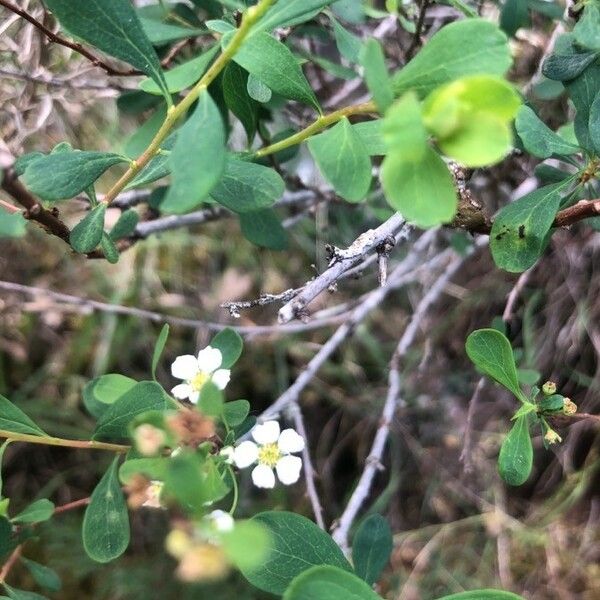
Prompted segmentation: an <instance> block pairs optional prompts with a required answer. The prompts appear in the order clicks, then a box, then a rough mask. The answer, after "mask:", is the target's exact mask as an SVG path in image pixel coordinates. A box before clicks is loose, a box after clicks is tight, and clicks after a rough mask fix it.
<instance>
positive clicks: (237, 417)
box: [223, 400, 250, 427]
mask: <svg viewBox="0 0 600 600" xmlns="http://www.w3.org/2000/svg"><path fill="white" fill-rule="evenodd" d="M249 412H250V402H248V400H232V401H231V402H226V403H225V405H224V406H223V420H224V421H225V423H227V425H228V426H229V427H237V426H238V425H241V424H242V423H243V422H244V421H245V420H246V417H247V416H248V413H249Z"/></svg>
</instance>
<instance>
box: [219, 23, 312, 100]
mask: <svg viewBox="0 0 600 600" xmlns="http://www.w3.org/2000/svg"><path fill="white" fill-rule="evenodd" d="M225 37H227V36H225ZM233 60H234V61H235V62H236V63H238V64H239V65H240V66H241V67H243V68H244V69H246V71H248V72H249V73H251V74H252V75H254V76H255V77H258V79H260V80H261V81H262V82H263V83H264V84H266V85H267V86H268V87H269V88H271V89H272V90H273V91H274V92H276V93H277V94H280V95H281V96H283V97H284V98H289V99H290V100H298V101H299V102H304V103H305V104H309V105H311V106H313V107H314V108H315V109H317V110H319V103H318V101H317V98H316V96H315V94H314V92H313V91H312V88H311V87H310V85H309V83H308V81H307V80H306V77H304V73H302V70H301V69H300V66H299V65H298V62H297V61H296V59H295V58H294V55H293V54H292V53H291V51H290V50H289V48H288V47H287V46H285V45H284V44H282V43H281V42H279V41H277V40H276V39H275V38H274V37H272V36H270V35H269V34H268V33H265V32H259V33H255V34H254V35H252V36H250V37H249V38H247V39H246V40H245V41H244V43H243V44H242V46H241V48H240V49H239V50H238V52H237V53H236V54H235V55H234V57H233Z"/></svg>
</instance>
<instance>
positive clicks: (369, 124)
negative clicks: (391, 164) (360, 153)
mask: <svg viewBox="0 0 600 600" xmlns="http://www.w3.org/2000/svg"><path fill="white" fill-rule="evenodd" d="M352 129H354V131H355V133H357V134H358V137H359V138H360V139H361V140H362V143H363V144H364V146H365V149H366V151H367V152H368V154H369V155H370V156H384V155H385V154H386V153H387V151H388V148H387V145H386V143H385V141H384V139H383V120H382V119H374V120H373V121H363V122H362V123H354V124H353V125H352Z"/></svg>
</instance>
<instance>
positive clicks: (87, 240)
mask: <svg viewBox="0 0 600 600" xmlns="http://www.w3.org/2000/svg"><path fill="white" fill-rule="evenodd" d="M105 215H106V204H104V203H102V204H99V205H98V206H96V207H95V208H93V209H92V210H91V211H90V212H89V213H88V214H87V215H86V216H85V217H84V218H83V219H82V220H81V221H79V223H77V225H75V227H73V229H72V231H71V235H70V237H69V242H71V246H72V248H73V250H75V251H76V252H79V253H80V254H85V253H86V252H91V251H92V250H94V249H95V248H96V247H97V246H98V244H99V243H100V241H101V240H102V234H103V233H104V216H105Z"/></svg>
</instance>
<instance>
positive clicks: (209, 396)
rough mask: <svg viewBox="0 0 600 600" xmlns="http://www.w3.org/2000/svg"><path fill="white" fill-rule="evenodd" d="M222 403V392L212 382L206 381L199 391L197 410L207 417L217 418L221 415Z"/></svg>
mask: <svg viewBox="0 0 600 600" xmlns="http://www.w3.org/2000/svg"><path fill="white" fill-rule="evenodd" d="M223 403H224V399H223V392H222V391H221V390H220V389H219V388H218V387H217V386H216V385H215V384H214V383H213V382H212V381H207V382H206V383H205V384H204V385H203V386H202V389H201V390H200V397H199V398H198V405H197V408H198V410H199V411H200V412H201V413H202V414H203V415H206V416H207V417H219V416H221V414H222V413H223Z"/></svg>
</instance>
